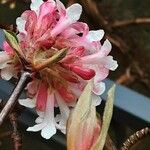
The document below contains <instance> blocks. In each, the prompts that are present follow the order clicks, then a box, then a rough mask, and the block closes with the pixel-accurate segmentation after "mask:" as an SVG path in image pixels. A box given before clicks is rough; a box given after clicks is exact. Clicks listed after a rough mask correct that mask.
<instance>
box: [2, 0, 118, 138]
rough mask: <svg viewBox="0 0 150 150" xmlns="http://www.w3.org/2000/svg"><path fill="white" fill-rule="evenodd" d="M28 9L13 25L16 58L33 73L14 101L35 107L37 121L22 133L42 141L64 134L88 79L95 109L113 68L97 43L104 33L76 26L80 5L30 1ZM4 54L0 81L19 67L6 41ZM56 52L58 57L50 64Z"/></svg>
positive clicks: (107, 44)
mask: <svg viewBox="0 0 150 150" xmlns="http://www.w3.org/2000/svg"><path fill="white" fill-rule="evenodd" d="M30 8H31V10H27V11H25V12H23V14H22V15H21V17H19V18H17V20H16V24H17V29H18V31H19V33H18V34H17V39H18V44H19V48H18V49H19V52H20V56H21V58H22V59H23V60H25V61H26V62H27V63H26V64H25V67H26V68H27V69H28V70H31V71H33V72H34V73H33V75H32V81H31V82H30V83H29V84H28V85H27V87H26V89H27V93H28V94H27V95H28V98H26V99H19V103H20V104H21V105H24V106H26V107H29V108H34V107H35V108H36V111H37V114H38V116H39V117H38V118H37V119H36V120H35V122H36V125H34V126H33V127H29V128H28V129H27V130H28V131H34V132H35V131H40V130H41V135H42V137H44V138H46V139H49V138H50V137H51V136H53V135H54V134H55V133H56V129H59V130H61V131H62V132H63V133H65V131H66V121H67V119H68V116H69V112H70V108H72V107H74V106H75V104H76V101H77V99H78V98H79V96H80V95H81V93H82V91H83V89H84V87H85V86H86V84H87V82H88V80H90V79H92V78H93V82H94V83H93V84H94V86H93V91H92V92H93V93H92V101H93V105H95V106H96V105H99V104H100V102H101V99H100V97H99V95H101V94H102V93H103V92H104V90H105V85H104V83H103V82H102V80H104V79H105V78H106V77H107V76H108V74H109V70H115V69H116V68H117V66H118V65H117V62H116V61H114V60H113V57H112V56H110V55H109V53H110V51H111V48H112V46H111V43H110V42H109V40H107V39H106V40H105V41H104V43H103V44H101V43H100V41H101V39H102V38H103V36H104V31H103V30H97V31H94V30H92V31H90V30H89V27H88V25H87V24H86V23H83V22H79V21H78V20H79V18H80V15H81V13H82V7H81V5H79V4H77V3H76V4H73V5H71V6H70V7H68V8H67V9H66V8H65V6H64V5H63V4H62V3H61V2H60V0H56V1H54V0H48V1H46V2H43V1H42V0H32V3H31V5H30ZM4 50H5V51H3V52H1V53H0V69H1V77H2V78H3V79H5V80H9V79H11V77H17V76H18V73H19V72H20V70H23V68H22V64H21V63H20V60H19V59H18V57H17V55H16V52H15V51H14V49H13V48H12V47H10V45H9V44H8V43H7V42H4ZM59 52H61V54H63V56H61V57H59V58H58V57H57V59H51V58H55V57H54V56H56V55H57V54H58V53H59ZM49 59H51V63H50V64H49V63H47V62H48V61H47V60H49ZM52 60H53V61H52ZM44 64H46V65H45V66H44ZM42 66H44V67H42ZM54 107H59V109H60V114H58V115H56V116H55V115H54Z"/></svg>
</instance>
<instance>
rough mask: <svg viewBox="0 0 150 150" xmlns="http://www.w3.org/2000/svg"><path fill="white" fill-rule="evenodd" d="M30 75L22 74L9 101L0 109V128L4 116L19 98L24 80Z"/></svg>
mask: <svg viewBox="0 0 150 150" xmlns="http://www.w3.org/2000/svg"><path fill="white" fill-rule="evenodd" d="M30 75H31V74H30V73H28V72H23V73H22V75H21V77H20V80H19V82H18V84H17V86H16V87H15V89H14V91H13V93H12V94H11V96H10V98H9V100H8V101H7V103H6V105H5V106H4V108H3V109H2V111H1V113H0V126H1V125H2V123H3V121H4V119H5V118H6V116H7V115H8V113H9V112H10V110H11V109H12V108H13V106H14V105H15V103H16V101H17V99H18V97H19V96H20V94H21V92H22V90H23V88H24V86H25V83H26V80H27V78H28V77H30Z"/></svg>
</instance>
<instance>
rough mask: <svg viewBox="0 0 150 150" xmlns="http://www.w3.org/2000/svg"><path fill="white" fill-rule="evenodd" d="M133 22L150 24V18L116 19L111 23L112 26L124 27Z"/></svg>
mask: <svg viewBox="0 0 150 150" xmlns="http://www.w3.org/2000/svg"><path fill="white" fill-rule="evenodd" d="M132 24H150V18H137V19H133V20H125V21H116V22H114V23H113V24H112V25H111V27H112V28H118V27H124V26H128V25H132Z"/></svg>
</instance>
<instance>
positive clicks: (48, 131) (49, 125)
mask: <svg viewBox="0 0 150 150" xmlns="http://www.w3.org/2000/svg"><path fill="white" fill-rule="evenodd" d="M54 100H55V97H54V93H51V94H49V93H48V99H47V105H46V111H45V116H44V121H43V122H44V123H46V126H45V127H44V128H43V129H42V131H41V136H42V137H43V138H45V139H50V138H51V137H52V136H53V135H54V134H55V133H56V126H55V124H56V122H55V119H54Z"/></svg>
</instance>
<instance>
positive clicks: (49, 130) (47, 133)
mask: <svg viewBox="0 0 150 150" xmlns="http://www.w3.org/2000/svg"><path fill="white" fill-rule="evenodd" d="M54 134H56V127H55V125H54V124H51V125H50V124H49V125H47V126H46V127H44V128H43V129H42V131H41V136H42V137H43V138H45V139H50V138H51V137H52V136H53V135H54Z"/></svg>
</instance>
